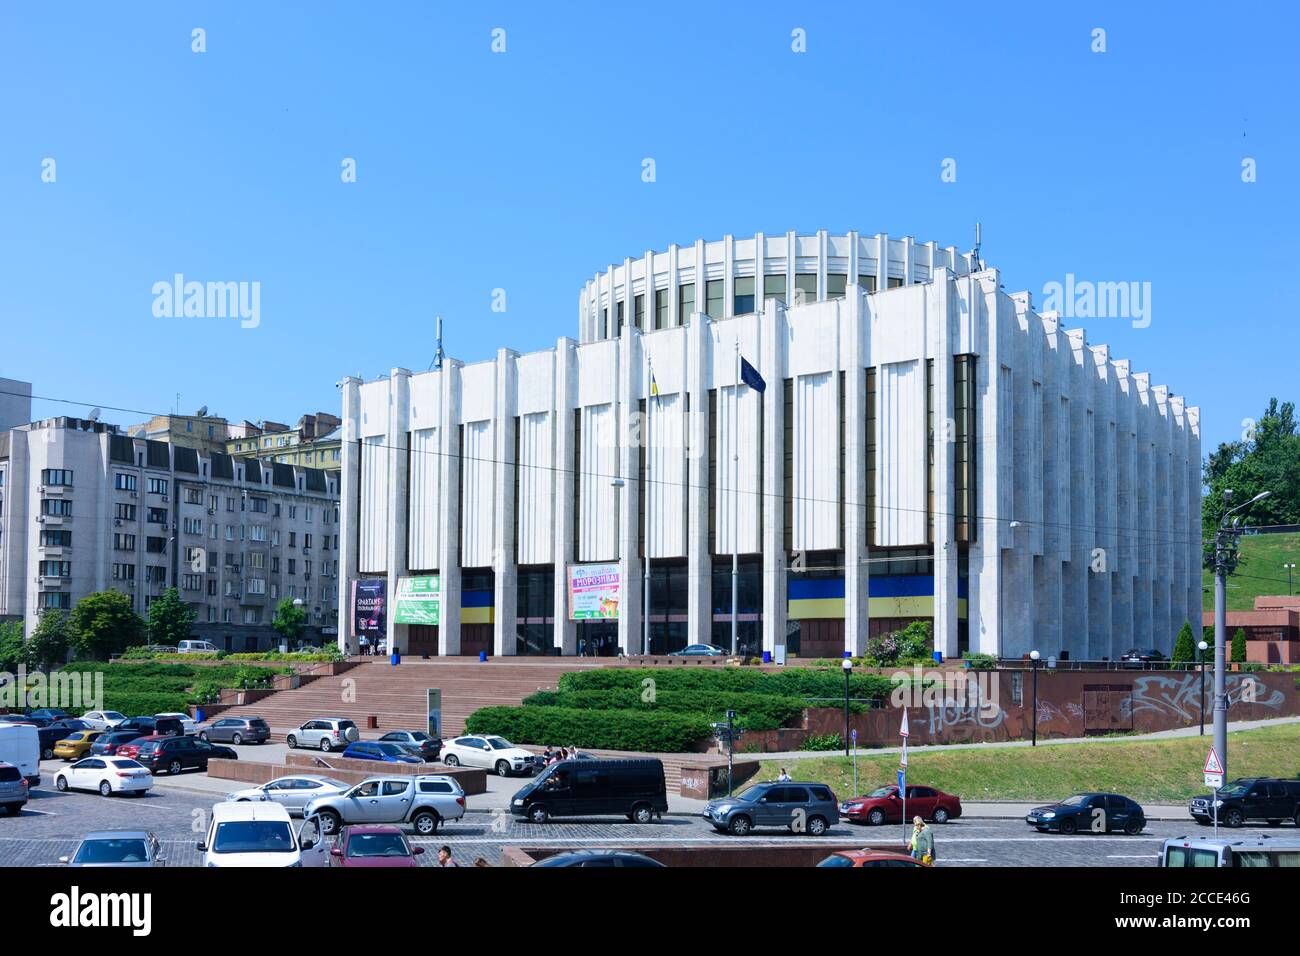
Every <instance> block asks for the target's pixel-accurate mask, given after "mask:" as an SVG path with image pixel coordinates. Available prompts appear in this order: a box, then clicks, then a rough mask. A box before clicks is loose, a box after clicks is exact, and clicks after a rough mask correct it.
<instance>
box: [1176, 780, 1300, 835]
mask: <svg viewBox="0 0 1300 956" xmlns="http://www.w3.org/2000/svg"><path fill="white" fill-rule="evenodd" d="M1214 800H1215V798H1214V795H1213V794H1205V795H1203V796H1199V797H1193V798H1192V800H1191V803H1189V804H1188V806H1187V809H1188V811H1189V812H1190V813H1191V815H1192V818H1193V819H1194V820H1196V822H1197V823H1199V824H1201V825H1202V826H1209V825H1210V824H1211V823H1213V822H1214V816H1215V806H1214ZM1218 801H1219V806H1218V817H1219V822H1220V823H1222V824H1223V825H1224V826H1225V827H1232V828H1234V829H1235V828H1237V827H1239V826H1241V825H1242V824H1243V823H1245V822H1246V821H1248V820H1264V821H1266V822H1267V823H1268V825H1269V826H1271V827H1275V826H1278V825H1280V824H1281V823H1282V821H1283V820H1294V821H1295V824H1296V826H1300V780H1283V779H1278V778H1276V777H1243V778H1242V779H1240V780H1232V781H1230V782H1229V783H1228V785H1227V786H1225V787H1223V788H1222V789H1221V790H1219V794H1218Z"/></svg>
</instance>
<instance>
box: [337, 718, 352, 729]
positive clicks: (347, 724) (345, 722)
mask: <svg viewBox="0 0 1300 956" xmlns="http://www.w3.org/2000/svg"><path fill="white" fill-rule="evenodd" d="M355 726H356V724H354V723H353V722H352V721H350V720H340V721H339V730H347V729H348V728H349V727H355Z"/></svg>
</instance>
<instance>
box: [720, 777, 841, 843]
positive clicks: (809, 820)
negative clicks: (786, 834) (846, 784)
mask: <svg viewBox="0 0 1300 956" xmlns="http://www.w3.org/2000/svg"><path fill="white" fill-rule="evenodd" d="M839 818H840V805H839V803H837V802H836V800H835V794H834V793H832V792H831V788H830V787H828V786H826V785H825V784H821V783H803V782H799V781H791V782H789V783H779V782H776V783H757V784H754V786H752V787H750V788H749V789H748V790H746V791H745V792H744V793H741V794H739V795H738V796H734V797H719V798H718V799H716V800H710V801H709V802H708V803H707V804H706V805H705V807H704V819H706V820H708V821H709V823H711V824H713V828H714V829H715V830H717V831H718V832H719V833H733V834H735V835H736V836H744V835H746V834H747V833H750V832H751V831H752V830H753V829H754V828H755V827H784V828H787V829H789V830H792V831H794V832H795V833H799V832H803V833H807V834H809V835H810V836H821V835H822V834H823V833H825V832H826V831H827V830H829V829H830V828H831V824H832V823H834V822H835V821H837V820H839Z"/></svg>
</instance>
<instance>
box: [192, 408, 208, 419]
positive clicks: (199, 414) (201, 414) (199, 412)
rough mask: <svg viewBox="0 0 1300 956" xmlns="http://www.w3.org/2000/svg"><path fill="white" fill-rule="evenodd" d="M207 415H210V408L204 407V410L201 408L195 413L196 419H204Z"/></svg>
mask: <svg viewBox="0 0 1300 956" xmlns="http://www.w3.org/2000/svg"><path fill="white" fill-rule="evenodd" d="M207 413H208V406H206V405H204V406H203V407H202V408H200V409H199V410H198V411H197V412H195V413H194V417H195V418H202V417H203V416H204V415H206V414H207Z"/></svg>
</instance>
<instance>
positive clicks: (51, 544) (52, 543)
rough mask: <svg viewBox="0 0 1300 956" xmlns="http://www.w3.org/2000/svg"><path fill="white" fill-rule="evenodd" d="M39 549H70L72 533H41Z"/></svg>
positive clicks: (60, 531) (63, 531)
mask: <svg viewBox="0 0 1300 956" xmlns="http://www.w3.org/2000/svg"><path fill="white" fill-rule="evenodd" d="M41 547H42V548H70V547H72V532H71V531H66V530H59V531H42V532H41Z"/></svg>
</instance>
